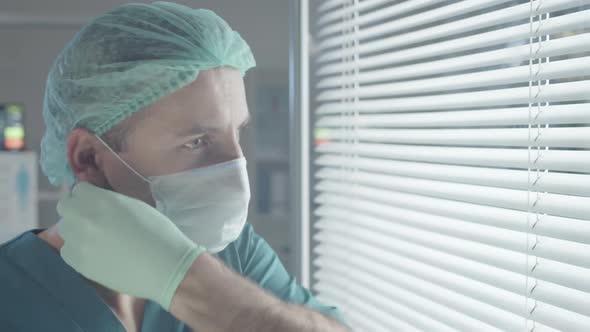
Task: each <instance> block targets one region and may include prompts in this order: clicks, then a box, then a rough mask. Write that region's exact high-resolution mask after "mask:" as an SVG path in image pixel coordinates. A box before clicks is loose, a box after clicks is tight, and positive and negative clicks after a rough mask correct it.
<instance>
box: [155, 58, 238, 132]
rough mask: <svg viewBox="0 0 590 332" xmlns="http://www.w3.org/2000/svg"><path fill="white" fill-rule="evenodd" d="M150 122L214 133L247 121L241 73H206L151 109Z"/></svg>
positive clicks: (177, 129) (223, 70)
mask: <svg viewBox="0 0 590 332" xmlns="http://www.w3.org/2000/svg"><path fill="white" fill-rule="evenodd" d="M149 108H150V110H148V112H149V113H151V115H150V116H149V117H150V118H151V120H152V121H151V122H161V125H162V126H163V127H166V129H167V130H173V131H174V132H186V131H196V130H201V131H205V130H206V131H214V130H220V129H223V128H227V127H230V126H231V127H238V126H240V125H242V124H243V122H246V121H248V118H249V112H248V105H247V102H246V96H245V91H244V82H243V79H242V77H241V75H240V73H239V71H238V70H236V69H233V68H216V69H211V70H206V71H203V72H201V73H200V74H199V77H198V78H197V80H195V81H194V82H192V83H191V84H189V85H188V86H186V87H184V88H182V89H180V90H179V91H177V92H175V93H173V94H171V95H169V96H167V97H164V98H162V99H161V100H159V101H157V102H156V103H154V104H153V105H152V106H150V107H149Z"/></svg>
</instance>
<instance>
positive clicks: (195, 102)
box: [0, 2, 347, 332]
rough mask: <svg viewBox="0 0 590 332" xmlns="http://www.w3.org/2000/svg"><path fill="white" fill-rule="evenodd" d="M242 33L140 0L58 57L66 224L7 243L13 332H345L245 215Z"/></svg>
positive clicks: (48, 151)
mask: <svg viewBox="0 0 590 332" xmlns="http://www.w3.org/2000/svg"><path fill="white" fill-rule="evenodd" d="M254 65H255V63H254V58H253V56H252V54H251V52H250V49H249V47H248V45H247V44H246V43H245V41H244V40H243V39H242V38H241V37H240V35H239V34H238V33H237V32H235V31H233V30H231V28H230V27H229V26H228V25H227V23H225V22H224V21H223V20H222V19H221V18H220V17H218V16H217V15H215V14H214V13H213V12H211V11H207V10H193V9H190V8H187V7H184V6H180V5H176V4H171V3H165V2H158V3H153V4H151V5H144V4H129V5H124V6H121V7H118V8H116V9H114V10H112V11H111V12H109V13H106V14H105V15H103V16H100V17H98V18H96V19H95V20H93V21H92V22H90V23H89V24H88V25H87V26H86V27H84V28H83V29H82V30H81V31H80V32H79V33H78V34H77V35H76V36H75V37H74V39H73V40H72V41H71V42H70V43H69V44H68V45H67V46H66V48H65V49H64V50H63V51H62V53H61V54H60V55H59V56H58V58H57V59H56V61H55V63H54V64H53V66H52V68H51V70H50V73H49V77H48V81H47V87H46V96H45V102H44V117H45V121H46V125H47V129H46V133H45V136H44V138H43V142H42V153H41V166H42V169H43V171H44V173H45V174H46V175H47V176H48V177H49V179H50V181H51V182H52V183H54V184H56V185H58V184H61V183H67V184H69V185H72V187H73V189H72V192H71V194H70V195H69V196H67V197H64V198H63V199H62V200H61V201H60V202H59V204H58V207H57V209H58V212H59V214H60V216H61V218H62V219H61V220H60V222H59V223H58V225H57V226H56V227H55V226H54V227H51V228H49V229H47V230H34V231H31V232H26V233H24V234H22V235H21V236H19V237H17V238H16V239H14V240H12V241H10V242H8V243H6V244H4V245H3V246H1V247H0V294H1V296H0V330H1V331H60V332H68V331H127V332H132V331H188V330H193V331H346V330H347V329H346V328H345V327H344V325H343V324H342V318H341V317H340V315H339V313H338V311H337V309H336V308H334V307H328V306H325V305H323V304H321V303H319V302H318V301H317V300H316V299H315V298H314V297H313V296H312V295H311V294H310V292H309V291H308V290H306V289H304V288H302V287H301V286H299V285H297V284H296V282H295V280H294V278H293V277H291V276H289V275H288V274H287V273H286V271H285V269H284V268H283V266H282V264H281V263H280V261H279V260H278V258H277V256H276V254H275V253H274V252H273V251H272V249H271V248H270V247H269V245H268V244H267V243H266V242H265V241H264V240H263V239H261V238H260V237H259V236H258V235H257V234H256V233H255V232H254V230H253V229H252V227H251V226H250V225H247V224H246V213H247V206H248V202H249V198H250V192H249V186H248V178H247V173H246V166H245V165H246V163H245V159H244V157H243V154H242V150H241V148H240V144H239V131H240V129H241V128H242V127H243V126H244V125H245V124H246V123H247V121H248V116H249V115H248V109H247V105H246V98H245V93H244V86H243V79H242V78H243V75H244V74H245V72H246V71H247V70H248V69H249V68H251V67H253V66H254Z"/></svg>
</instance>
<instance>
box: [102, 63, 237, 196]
mask: <svg viewBox="0 0 590 332" xmlns="http://www.w3.org/2000/svg"><path fill="white" fill-rule="evenodd" d="M248 118H249V113H248V107H247V104H246V96H245V91H244V82H243V79H242V77H241V75H240V72H239V71H238V70H237V69H233V68H229V67H223V68H216V69H210V70H205V71H202V72H200V73H199V76H198V78H197V80H195V81H194V82H193V83H191V84H190V85H188V86H186V87H185V88H183V89H181V90H179V91H177V92H175V93H174V94H172V95H170V96H167V97H164V98H162V99H160V100H159V101H157V102H156V103H154V104H152V105H150V106H149V107H147V108H145V109H143V110H141V111H140V112H138V113H136V114H134V115H133V116H132V117H131V118H130V119H129V121H132V126H131V130H130V131H129V132H128V133H127V135H126V140H125V144H124V149H123V151H120V152H119V155H120V156H121V157H122V158H123V159H124V160H125V161H126V162H127V163H129V164H130V165H131V166H132V167H133V168H134V169H135V170H136V171H138V172H139V173H140V174H142V175H143V176H145V177H149V176H154V175H165V174H171V173H177V172H182V171H186V170H189V169H194V168H200V167H205V166H209V165H213V164H217V163H221V162H224V161H228V160H232V159H236V158H239V157H242V156H243V153H242V149H241V147H240V143H239V135H240V129H241V128H242V127H243V126H244V125H245V124H246V122H247V121H248ZM98 153H100V158H101V165H102V168H103V172H104V176H105V178H106V181H107V182H108V184H109V185H110V186H111V187H112V189H113V190H115V191H117V192H119V193H122V194H125V195H128V196H131V197H135V198H138V199H141V200H143V201H145V202H147V203H149V204H152V205H154V201H153V198H152V196H151V192H150V190H149V184H148V183H146V182H145V181H143V180H142V179H141V178H139V177H138V176H137V175H135V174H134V173H133V172H132V171H131V170H129V169H128V168H127V167H126V166H125V165H123V163H121V161H119V160H118V159H116V157H115V156H113V155H112V153H110V152H109V151H108V150H106V149H104V150H101V151H99V152H98Z"/></svg>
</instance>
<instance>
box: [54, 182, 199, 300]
mask: <svg viewBox="0 0 590 332" xmlns="http://www.w3.org/2000/svg"><path fill="white" fill-rule="evenodd" d="M57 211H58V212H59V214H60V216H61V217H62V220H61V221H60V223H59V224H58V231H59V234H60V235H61V237H62V238H63V240H64V241H65V244H64V246H63V247H62V249H61V256H62V257H63V259H64V260H65V261H66V263H68V264H69V265H70V266H72V267H73V268H74V269H75V270H76V271H78V272H79V273H81V274H82V275H83V276H85V277H86V278H88V279H91V280H94V281H96V282H98V283H99V284H101V285H104V286H106V287H108V288H111V289H113V290H116V291H118V292H122V293H125V294H129V295H133V296H136V297H140V298H146V299H150V300H153V301H156V302H157V303H159V304H160V305H161V306H162V307H163V308H164V309H166V310H168V309H169V308H170V303H171V301H172V297H173V296H174V293H175V291H176V289H177V288H178V285H179V284H180V282H181V281H182V280H183V279H184V276H185V274H186V272H187V271H188V269H189V267H190V266H191V265H192V263H193V261H194V260H195V259H196V258H197V257H198V256H199V255H200V254H201V253H203V252H205V248H204V247H201V246H199V245H197V244H195V243H194V242H192V241H191V240H189V239H188V238H187V237H186V236H185V235H184V234H183V233H182V232H181V231H180V230H178V228H176V226H175V225H174V224H173V223H172V221H170V219H168V218H167V217H166V216H164V215H163V214H161V213H160V212H159V211H158V210H156V209H155V208H153V207H151V206H150V205H148V204H146V203H144V202H142V201H140V200H137V199H134V198H131V197H128V196H125V195H122V194H119V193H116V192H113V191H110V190H106V189H102V188H99V187H96V186H94V185H92V184H90V183H87V182H81V183H78V184H77V185H76V186H75V187H74V189H73V191H72V194H71V195H70V196H69V197H65V198H63V199H62V200H60V202H59V204H58V206H57Z"/></svg>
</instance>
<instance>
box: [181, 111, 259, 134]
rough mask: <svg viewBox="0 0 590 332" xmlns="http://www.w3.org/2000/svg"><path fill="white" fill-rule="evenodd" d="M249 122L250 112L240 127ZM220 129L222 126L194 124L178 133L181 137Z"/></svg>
mask: <svg viewBox="0 0 590 332" xmlns="http://www.w3.org/2000/svg"><path fill="white" fill-rule="evenodd" d="M249 122H250V114H248V115H247V116H246V119H244V121H242V123H241V124H240V126H239V128H243V127H245V126H246V125H247V124H248V123H249ZM220 130H221V128H219V127H208V126H198V125H197V126H194V127H191V128H188V129H186V130H183V131H181V132H179V133H178V135H179V136H180V137H190V136H198V135H202V134H205V133H211V132H213V133H214V132H218V131H220Z"/></svg>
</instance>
